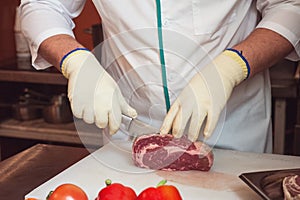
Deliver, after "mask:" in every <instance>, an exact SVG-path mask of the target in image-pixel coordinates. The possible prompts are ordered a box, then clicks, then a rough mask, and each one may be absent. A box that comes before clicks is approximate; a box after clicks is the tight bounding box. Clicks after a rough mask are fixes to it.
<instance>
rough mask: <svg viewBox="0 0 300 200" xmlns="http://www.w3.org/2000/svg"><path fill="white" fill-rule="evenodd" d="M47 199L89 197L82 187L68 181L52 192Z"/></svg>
mask: <svg viewBox="0 0 300 200" xmlns="http://www.w3.org/2000/svg"><path fill="white" fill-rule="evenodd" d="M47 200H88V197H87V195H86V193H85V192H84V191H83V190H82V189H81V188H80V187H78V186H76V185H74V184H71V183H66V184H62V185H60V186H58V187H57V188H56V189H55V190H54V191H53V192H51V193H50V194H49V196H48V197H47Z"/></svg>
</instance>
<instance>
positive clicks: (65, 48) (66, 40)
mask: <svg viewBox="0 0 300 200" xmlns="http://www.w3.org/2000/svg"><path fill="white" fill-rule="evenodd" d="M76 48H84V47H83V46H82V45H81V44H80V43H79V42H77V41H76V40H75V39H74V38H73V37H72V36H70V35H65V34H59V35H55V36H52V37H50V38H47V39H46V40H44V41H43V42H42V43H41V45H40V47H39V50H38V53H39V55H41V56H42V57H43V58H44V59H46V60H47V61H48V62H49V63H51V64H52V65H53V66H55V67H56V68H57V69H58V70H60V62H61V60H62V58H63V56H64V55H66V54H67V53H68V52H70V51H72V50H73V49H76Z"/></svg>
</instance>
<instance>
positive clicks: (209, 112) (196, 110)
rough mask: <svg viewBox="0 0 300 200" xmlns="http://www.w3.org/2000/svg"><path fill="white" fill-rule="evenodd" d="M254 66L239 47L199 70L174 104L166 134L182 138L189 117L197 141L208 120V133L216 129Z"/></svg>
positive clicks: (164, 129)
mask: <svg viewBox="0 0 300 200" xmlns="http://www.w3.org/2000/svg"><path fill="white" fill-rule="evenodd" d="M248 74H250V68H249V65H248V62H247V61H246V59H245V58H244V57H243V56H242V55H241V54H240V53H239V52H238V51H235V50H226V51H224V52H223V53H221V54H220V55H219V56H217V57H216V58H215V59H214V60H213V61H212V62H211V63H210V64H208V65H206V66H205V67H204V68H203V69H200V72H199V73H197V74H196V75H195V76H194V77H193V78H192V79H191V80H190V82H189V83H188V85H187V86H186V87H185V88H184V89H183V91H182V92H181V93H180V95H179V96H178V98H177V99H176V100H175V102H174V103H173V105H172V106H171V108H170V110H169V112H168V113H167V115H166V117H165V119H164V122H163V124H162V126H161V129H160V133H161V134H162V135H165V134H168V133H169V132H170V130H171V129H172V131H171V133H172V134H173V135H174V136H175V137H177V138H178V137H181V136H182V135H183V132H184V129H185V126H186V124H187V123H188V120H189V119H190V126H189V129H188V138H189V139H190V140H191V141H195V140H197V138H198V137H199V134H200V129H201V126H202V124H203V122H204V120H205V119H206V124H205V127H204V133H203V134H204V136H205V137H206V138H208V137H209V136H210V135H211V134H212V132H213V131H214V129H215V127H216V125H217V122H218V119H219V116H220V114H221V112H222V110H223V108H224V107H225V105H226V103H227V100H228V99H229V97H230V95H231V93H232V90H233V88H234V87H235V86H236V85H238V84H239V83H240V82H242V81H243V80H244V79H245V78H247V76H248Z"/></svg>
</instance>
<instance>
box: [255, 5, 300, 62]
mask: <svg viewBox="0 0 300 200" xmlns="http://www.w3.org/2000/svg"><path fill="white" fill-rule="evenodd" d="M256 6H257V9H258V10H259V11H260V12H261V15H262V20H261V21H260V23H259V24H258V26H257V27H258V28H267V29H270V30H272V31H275V32H277V33H279V34H280V35H282V36H283V37H284V38H286V39H287V40H288V41H289V42H290V43H291V44H292V45H293V46H294V51H293V52H291V53H290V54H289V55H288V56H287V59H290V60H292V61H297V60H299V58H300V43H299V40H300V24H299V22H300V1H299V0H290V1H286V0H258V1H257V5H256Z"/></svg>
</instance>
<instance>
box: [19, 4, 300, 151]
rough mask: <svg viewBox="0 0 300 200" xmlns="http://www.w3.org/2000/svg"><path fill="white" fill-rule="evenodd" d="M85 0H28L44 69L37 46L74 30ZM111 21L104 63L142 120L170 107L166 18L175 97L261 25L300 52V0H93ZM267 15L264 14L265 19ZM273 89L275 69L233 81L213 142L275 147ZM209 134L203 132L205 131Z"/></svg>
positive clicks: (30, 27)
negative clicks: (161, 57) (164, 82)
mask: <svg viewBox="0 0 300 200" xmlns="http://www.w3.org/2000/svg"><path fill="white" fill-rule="evenodd" d="M84 2H85V1H84V0H74V1H69V0H48V1H47V0H22V2H21V8H22V17H21V18H22V29H23V32H24V34H25V36H26V37H27V38H28V40H29V43H30V48H31V53H32V58H33V65H34V67H36V68H37V69H43V68H46V67H48V66H50V64H49V63H47V62H46V61H45V60H44V59H43V58H42V57H41V56H40V55H38V53H37V50H38V48H39V45H40V44H41V42H42V41H43V40H45V39H46V38H48V37H50V36H53V35H56V34H68V35H72V36H73V33H72V29H73V28H74V23H73V21H72V18H74V17H76V16H78V15H79V14H80V12H81V11H82V9H83V6H84ZM93 2H94V5H95V6H96V8H97V10H98V12H99V14H100V16H101V19H102V25H103V29H104V37H105V39H106V40H105V42H104V43H103V44H102V45H101V46H100V47H97V48H99V49H101V53H102V55H101V64H102V66H103V67H104V68H105V69H106V70H107V71H108V72H109V73H110V74H111V75H112V77H114V79H115V80H116V81H117V83H118V84H119V86H120V89H121V91H122V93H123V95H124V97H125V98H126V99H127V101H128V102H129V104H130V105H131V106H132V107H134V108H135V109H136V110H137V112H138V114H139V116H138V118H139V119H140V120H143V121H145V122H147V123H150V124H151V125H153V126H157V127H159V126H160V125H161V123H162V120H163V119H164V117H165V115H166V112H167V111H166V106H165V98H164V92H163V87H162V76H161V73H162V72H161V64H160V60H159V45H158V34H157V17H161V20H162V33H163V46H164V54H165V62H166V72H167V83H168V91H169V94H170V101H171V104H172V102H174V100H175V99H176V97H177V96H178V95H179V93H180V91H181V90H182V89H183V88H184V87H185V85H186V84H187V82H188V81H189V80H190V79H191V77H193V75H194V74H195V73H196V72H197V71H198V70H201V67H203V66H204V65H205V64H206V63H207V62H209V61H210V60H212V59H213V58H214V57H215V56H217V55H218V54H220V53H221V52H222V51H224V49H226V48H229V47H232V46H233V45H235V44H237V43H238V42H240V41H242V40H243V39H245V37H246V36H247V35H249V33H250V32H251V31H252V30H254V29H255V28H256V27H263V28H268V29H271V30H273V31H275V32H277V33H279V34H281V35H282V36H283V37H285V38H286V39H287V40H289V41H290V42H291V44H292V45H293V46H294V51H293V52H292V53H291V54H290V55H289V56H288V58H289V59H291V60H298V59H299V55H300V44H299V39H300V26H299V21H300V11H299V10H300V3H299V0H295V1H284V0H257V1H254V0H253V1H251V0H213V1H211V0H185V1H182V0H173V1H169V0H161V13H160V15H161V16H157V14H156V2H155V0H148V1H132V0H110V1H108V0H93ZM261 18H262V19H261ZM271 133H272V132H271V92H270V80H269V74H268V70H266V71H264V72H261V73H258V74H257V75H255V76H253V77H251V78H249V79H247V80H245V81H244V82H242V83H241V84H240V85H238V86H237V87H236V88H234V90H233V93H232V96H231V97H230V99H229V100H228V103H227V105H226V107H225V109H224V111H223V113H222V115H221V116H220V119H219V122H218V125H217V128H216V130H215V131H214V133H213V135H212V137H211V138H210V139H209V140H206V142H207V143H208V144H210V145H216V146H217V147H221V148H227V149H234V150H240V151H252V152H270V151H271V147H272V140H271V139H272V134H271ZM199 139H202V138H199Z"/></svg>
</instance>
